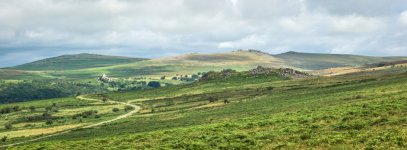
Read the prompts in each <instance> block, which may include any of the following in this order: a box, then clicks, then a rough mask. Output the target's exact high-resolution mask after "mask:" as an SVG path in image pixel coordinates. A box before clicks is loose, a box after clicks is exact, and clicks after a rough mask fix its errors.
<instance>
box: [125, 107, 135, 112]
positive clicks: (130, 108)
mask: <svg viewBox="0 0 407 150" xmlns="http://www.w3.org/2000/svg"><path fill="white" fill-rule="evenodd" d="M132 109H133V107H131V106H126V107H125V108H124V111H126V112H127V111H129V110H132Z"/></svg>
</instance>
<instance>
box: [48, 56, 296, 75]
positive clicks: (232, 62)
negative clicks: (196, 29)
mask: <svg viewBox="0 0 407 150" xmlns="http://www.w3.org/2000/svg"><path fill="white" fill-rule="evenodd" d="M259 65H261V66H267V67H278V68H279V67H289V66H286V65H285V64H284V63H283V60H281V59H279V58H275V57H273V56H272V55H269V54H265V53H260V52H249V51H235V52H228V53H218V54H186V55H180V56H174V57H164V58H157V59H151V60H145V61H139V62H135V63H127V64H120V65H113V66H107V67H98V68H88V69H78V70H70V71H59V72H50V74H52V75H54V76H65V77H68V78H84V77H96V76H97V75H100V74H101V73H106V74H108V75H110V76H113V77H131V76H151V77H154V76H157V77H158V76H162V75H166V76H175V75H176V74H179V75H191V74H194V73H197V72H206V71H211V70H213V71H218V70H223V69H228V68H230V69H235V70H238V71H243V70H249V69H252V68H255V67H256V66H259Z"/></svg>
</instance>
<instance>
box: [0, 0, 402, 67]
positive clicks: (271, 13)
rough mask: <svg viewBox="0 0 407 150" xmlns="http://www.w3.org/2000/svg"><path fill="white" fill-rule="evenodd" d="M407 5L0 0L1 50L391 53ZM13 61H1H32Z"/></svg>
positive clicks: (306, 0)
mask: <svg viewBox="0 0 407 150" xmlns="http://www.w3.org/2000/svg"><path fill="white" fill-rule="evenodd" d="M38 8H41V9H38ZM406 10H407V1H405V0H392V1H391V2H389V1H388V0H376V1H375V2H372V1H371V0H358V1H353V0H344V1H326V0H208V1H202V0H171V1H168V0H154V1H151V0H138V1H128V0H86V1H83V0H69V1H55V0H13V1H7V0H0V22H1V23H0V56H3V57H4V56H7V57H9V58H10V59H13V58H12V57H14V56H16V55H9V54H10V53H30V54H32V55H35V57H36V56H38V57H37V58H40V56H41V58H42V56H44V54H52V55H60V54H65V53H76V52H92V53H104V52H106V51H107V50H109V52H111V53H116V55H127V56H129V55H134V56H136V54H137V56H136V57H156V56H158V55H164V54H179V53H184V52H220V51H228V50H234V49H247V48H252V49H261V50H265V51H269V52H272V53H279V52H282V51H285V50H287V51H288V50H294V51H304V52H337V53H353V54H368V55H388V54H394V53H395V52H399V53H400V51H402V50H403V47H407V44H406V43H405V42H404V41H405V40H407V34H406V33H407V31H406V28H405V27H406V26H407V12H406ZM403 11H404V12H403ZM400 12H401V13H400ZM394 21H398V22H399V23H396V24H395V23H394ZM400 24H403V25H405V26H404V27H403V26H400ZM355 41H357V42H355ZM372 41H376V42H372ZM140 54H143V55H142V56H140ZM400 54H405V53H400ZM33 58H34V57H33ZM15 59H16V61H13V62H16V63H9V62H10V61H3V60H0V66H7V65H14V64H18V63H17V62H19V63H23V62H27V61H29V60H25V61H24V60H21V59H17V57H16V58H15ZM17 60H18V61H17Z"/></svg>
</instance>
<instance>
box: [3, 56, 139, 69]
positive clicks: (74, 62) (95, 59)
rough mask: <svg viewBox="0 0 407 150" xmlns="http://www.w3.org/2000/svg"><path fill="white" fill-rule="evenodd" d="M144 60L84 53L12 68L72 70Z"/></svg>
mask: <svg viewBox="0 0 407 150" xmlns="http://www.w3.org/2000/svg"><path fill="white" fill-rule="evenodd" d="M142 60H146V59H143V58H130V57H122V56H107V55H97V54H87V53H82V54H75V55H62V56H58V57H52V58H47V59H42V60H38V61H34V62H31V63H27V64H23V65H19V66H15V67H11V68H12V69H18V70H71V69H83V68H94V67H105V66H112V65H118V64H125V63H132V62H138V61H142Z"/></svg>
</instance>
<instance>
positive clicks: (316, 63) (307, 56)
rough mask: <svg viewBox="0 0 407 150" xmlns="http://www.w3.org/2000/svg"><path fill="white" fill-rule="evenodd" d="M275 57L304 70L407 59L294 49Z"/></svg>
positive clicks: (406, 58)
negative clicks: (302, 51)
mask: <svg viewBox="0 0 407 150" xmlns="http://www.w3.org/2000/svg"><path fill="white" fill-rule="evenodd" d="M275 57H277V58H280V59H283V60H284V61H285V63H286V64H287V65H288V66H293V67H295V68H301V69H304V70H321V69H328V68H336V67H355V66H363V65H366V64H372V63H380V62H390V61H397V60H407V57H371V56H359V55H343V54H318V53H299V52H293V51H290V52H286V53H282V54H278V55H275Z"/></svg>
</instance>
